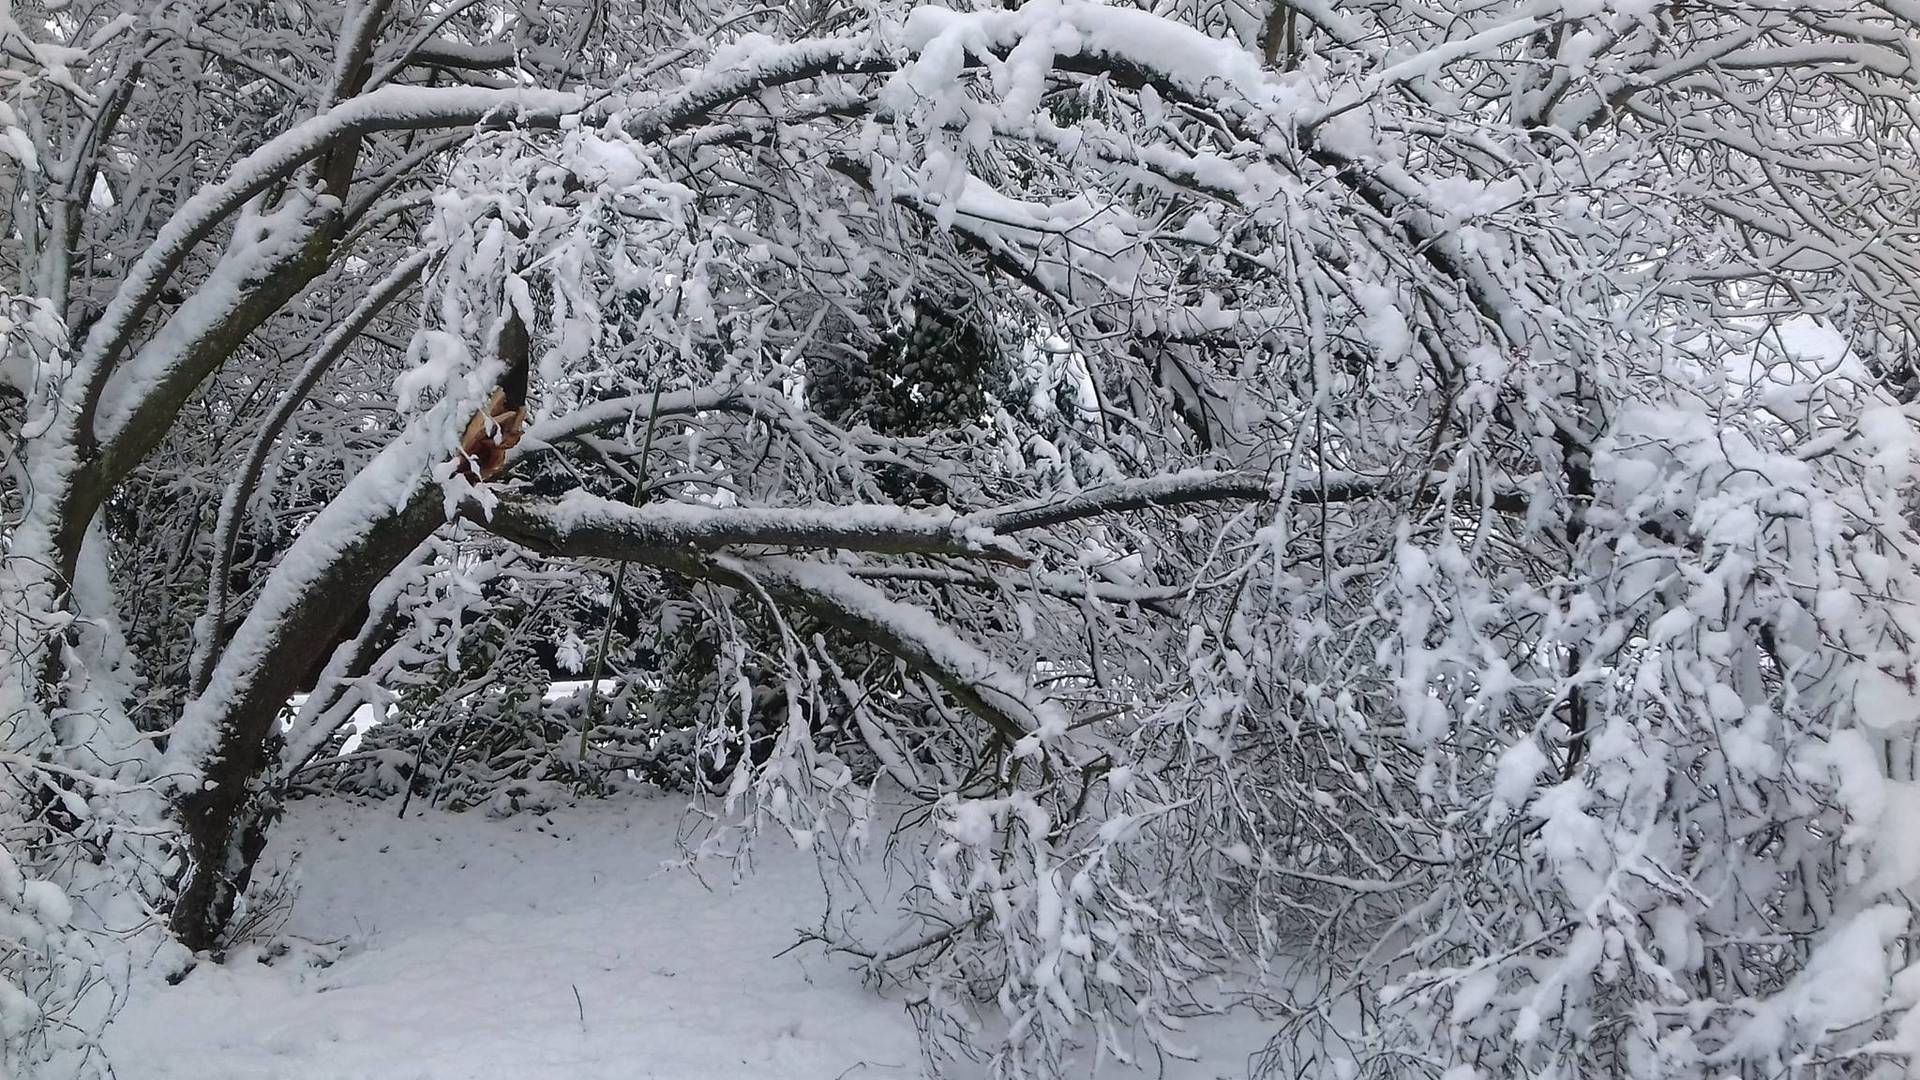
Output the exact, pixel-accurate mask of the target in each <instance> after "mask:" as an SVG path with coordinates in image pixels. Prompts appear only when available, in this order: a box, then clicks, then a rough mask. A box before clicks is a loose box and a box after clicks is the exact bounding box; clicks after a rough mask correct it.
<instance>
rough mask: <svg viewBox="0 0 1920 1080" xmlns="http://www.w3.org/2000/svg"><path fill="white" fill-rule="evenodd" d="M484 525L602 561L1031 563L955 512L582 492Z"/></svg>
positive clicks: (525, 504) (536, 545) (498, 513)
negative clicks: (753, 556) (800, 556)
mask: <svg viewBox="0 0 1920 1080" xmlns="http://www.w3.org/2000/svg"><path fill="white" fill-rule="evenodd" d="M473 513H477V510H476V511H473ZM482 524H483V525H484V526H485V527H486V528H487V529H488V530H490V531H492V532H494V533H496V534H498V535H500V536H502V537H505V538H506V539H509V540H512V541H514V542H515V543H518V544H520V545H522V546H524V547H529V548H532V549H533V550H535V551H538V552H541V553H542V554H546V555H565V556H575V557H582V556H584V557H588V558H600V559H626V558H636V557H638V558H640V559H642V561H644V559H645V556H644V554H641V553H644V552H647V551H651V550H675V549H693V550H697V551H718V550H720V549H721V548H727V547H738V546H741V545H756V546H766V547H789V548H835V549H839V550H844V551H863V552H871V553H874V554H887V555H907V554H918V555H953V556H958V557H964V558H979V559H988V560H992V561H995V562H1005V563H1013V564H1015V565H1025V564H1026V563H1027V562H1028V561H1029V560H1028V557H1027V556H1026V555H1025V554H1024V553H1023V552H1022V551H1021V550H1020V548H1019V547H1018V546H1017V545H1015V544H1014V543H1013V542H1012V541H1010V540H1007V539H1005V538H1004V537H1000V536H996V535H994V533H993V532H992V530H990V529H988V528H985V527H983V526H980V525H978V524H975V523H972V522H970V521H969V520H967V519H965V518H961V517H957V516H955V515H954V514H952V513H951V512H947V513H938V512H934V511H929V510H906V509H902V508H899V507H894V506H810V507H793V508H787V507H712V506H693V505H689V504H687V503H675V502H661V503H652V504H649V505H645V506H637V507H636V506H629V505H627V504H625V503H620V502H615V501H613V500H612V499H603V498H600V497H599V496H596V495H590V494H588V493H586V492H584V491H573V492H569V493H568V494H566V495H565V496H562V497H561V498H559V499H556V500H532V499H521V498H512V497H508V498H503V499H501V500H500V501H499V503H498V504H497V505H496V506H494V507H493V510H492V513H491V515H490V516H489V517H488V518H487V519H486V520H485V521H483V522H482Z"/></svg>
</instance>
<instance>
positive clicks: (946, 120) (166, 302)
mask: <svg viewBox="0 0 1920 1080" xmlns="http://www.w3.org/2000/svg"><path fill="white" fill-rule="evenodd" d="M1916 24H1920V11H1916V10H1914V9H1912V8H1911V6H1910V5H1907V4H1905V3H1900V2H1890V0H1880V2H1877V3H1867V2H1857V3H1856V2H1852V0H1822V2H1819V3H1812V4H1803V3H1792V4H1789V3H1774V2H1769V0H1725V2H1707V3H1686V4H1681V3H1671V2H1664V0H1632V2H1627V0H1611V2H1606V3H1599V2H1595V3H1576V2H1573V0H1564V2H1562V0H1549V2H1543V3H1533V2H1504V0H1503V2H1495V3H1478V4H1441V5H1438V6H1433V5H1426V6H1422V5H1419V4H1412V3H1397V2H1384V3H1375V4H1368V5H1330V4H1320V3H1316V2H1310V0H1302V2H1284V3H1276V4H1273V5H1272V6H1271V7H1267V6H1259V7H1253V6H1239V5H1212V4H1190V3H1187V2H1185V0H1171V2H1169V3H1165V4H1146V5H1140V6H1129V5H1125V4H1098V3H1089V2H1084V0H1030V2H1027V3H1010V4H1007V5H989V4H984V3H983V4H978V5H976V4H972V3H968V2H963V0H956V2H955V3H953V4H952V5H951V6H949V7H940V6H923V7H908V6H906V5H902V4H896V3H892V2H890V0H883V2H880V3H861V4H841V3H838V2H835V0H822V2H819V3H811V2H810V3H804V4H794V5H780V6H776V7H774V8H771V9H767V8H747V7H737V6H732V5H728V4H725V3H720V2H717V0H678V2H660V3H641V2H639V0H560V2H555V3H548V4H542V5H509V4H500V3H494V2H491V0H480V2H475V3H461V4H442V3H427V2H422V0H359V2H353V3H348V2H345V0H341V2H338V3H327V2H323V0H295V2H290V3H275V4H270V5H268V4H246V3H240V4H234V3H220V2H201V0H170V2H153V3H145V2H139V0H98V2H95V3H91V4H62V5H48V6H46V7H38V6H35V5H33V4H24V5H23V4H16V5H15V6H14V7H12V8H7V7H4V6H0V87H3V88H4V94H5V96H4V98H0V190H4V192H5V195H6V198H5V200H4V201H0V272H3V273H4V276H3V277H0V458H3V459H4V467H5V475H6V477H7V484H6V486H5V487H4V489H0V513H3V514H4V520H5V532H4V537H5V539H4V545H5V546H4V550H3V552H0V554H3V555H4V573H0V617H3V618H4V623H0V626H3V627H4V640H5V642H6V646H5V656H4V659H5V662H6V667H5V670H4V674H3V675H0V716H4V718H5V720H4V723H5V747H4V749H3V750H0V753H3V754H4V757H0V764H4V765H5V767H6V790H5V797H4V799H3V800H0V824H4V826H5V829H6V844H7V850H8V852H10V853H11V854H10V857H9V859H8V860H7V861H6V862H5V864H4V866H3V867H0V869H4V870H5V871H6V872H4V873H0V919H4V920H6V925H7V926H8V927H10V929H9V930H8V932H7V933H8V936H9V937H12V938H16V939H18V940H20V941H22V942H24V943H25V944H26V945H28V946H29V947H27V948H20V949H16V950H13V951H11V952H9V953H7V954H6V955H5V956H4V957H0V969H3V970H4V972H5V974H6V980H5V981H0V1034H4V1035H5V1037H6V1040H7V1042H6V1046H7V1052H8V1054H9V1055H12V1062H10V1064H14V1063H17V1064H18V1066H19V1069H26V1068H31V1067H33V1066H34V1065H35V1064H38V1063H53V1062H57V1063H60V1064H62V1065H63V1066H67V1067H71V1068H78V1069H85V1068H93V1067H96V1066H97V1065H98V1062H97V1060H96V1059H95V1058H94V1057H93V1056H91V1055H90V1053H89V1051H88V1049H87V1048H88V1047H89V1045H90V1040H91V1036H92V1034H93V1033H94V1032H95V1031H97V1028H98V1025H99V1024H100V1023H102V1022H104V1018H105V1015H106V1013H107V1011H108V1010H109V1008H110V1005H111V1002H112V1000H113V997H114V994H115V992H116V991H115V989H114V987H113V985H111V983H110V982H109V981H103V980H102V978H101V976H103V975H104V973H106V972H108V971H109V970H110V968H111V964H110V963H108V962H107V961H106V960H103V959H102V954H101V952H100V949H101V943H102V942H104V941H106V940H107V939H106V938H104V937H100V936H99V934H98V932H99V931H100V930H101V929H102V928H106V927H111V928H113V931H114V933H115V934H117V935H121V936H123V937H124V936H125V935H128V934H135V936H136V938H138V934H137V933H136V932H134V931H129V930H128V928H129V927H140V926H145V927H148V928H150V929H149V930H148V931H147V933H146V938H139V940H146V939H148V938H152V937H154V936H155V935H157V934H160V933H161V932H162V928H164V932H165V934H167V935H171V937H172V939H174V940H176V941H177V942H178V943H180V944H183V945H185V946H187V947H189V948H191V949H196V950H204V949H209V948H216V949H217V947H218V945H219V943H220V941H221V934H222V932H223V929H224V927H225V925H226V923H227V921H228V920H229V919H230V918H231V916H232V913H233V910H234V907H235V903H236V900H237V899H238V897H239V896H240V895H241V894H242V893H243V892H244V891H245V889H246V888H247V884H248V881H249V877H250V875H251V873H252V869H253V866H254V865H255V862H256V861H257V860H258V858H259V856H260V853H261V851H262V850H263V848H264V847H265V845H267V844H269V843H270V842H271V836H272V825H273V822H274V820H275V818H276V816H277V813H278V808H279V804H280V801H281V800H282V798H283V797H284V796H285V795H286V794H287V793H288V792H289V791H291V790H297V789H303V788H308V787H312V786H314V785H316V784H318V785H321V786H332V787H336V788H345V789H349V790H355V791H363V792H375V793H382V794H398V793H400V792H401V791H403V790H408V789H411V791H412V792H413V793H414V794H415V797H422V796H424V797H425V798H427V799H428V800H430V801H439V802H445V803H449V804H452V805H457V806H466V805H480V804H488V805H493V806H495V807H496V808H498V809H503V810H510V809H512V808H513V807H515V806H519V805H522V804H523V803H525V802H527V801H534V802H538V801H540V800H545V799H552V798H558V797H562V796H563V795H564V794H566V793H584V792H590V791H604V790H607V789H609V788H611V787H618V786H622V785H626V784H630V783H632V782H634V781H635V780H637V779H646V780H651V781H653V782H656V783H661V784H666V785H672V786H684V787H687V788H695V789H709V790H712V791H714V792H716V793H718V794H720V795H721V796H722V797H723V799H724V804H725V807H726V808H727V811H728V816H727V818H726V820H727V821H728V822H729V824H728V825H727V827H726V828H724V829H723V830H721V831H720V832H719V833H717V834H715V836H714V837H713V839H712V846H713V848H714V849H715V850H719V851H733V850H737V846H736V845H737V844H738V843H742V842H744V841H745V840H746V838H748V837H749V836H751V835H752V834H753V833H754V832H755V831H756V830H757V829H759V828H760V827H762V826H768V825H774V826H778V828H779V831H780V832H781V833H783V834H784V835H786V836H789V837H791V838H792V839H793V840H795V841H797V842H799V843H801V844H803V845H808V846H814V847H817V848H818V849H819V850H820V851H821V852H822V853H823V855H830V853H833V852H838V851H840V850H842V848H841V847H840V845H839V844H838V843H837V842H830V838H832V839H833V840H835V841H837V840H846V839H851V840H856V841H857V840H860V839H862V838H865V837H867V836H868V835H870V834H874V833H876V832H877V829H876V826H875V824H874V823H875V822H876V820H877V819H878V818H880V817H881V816H882V815H886V814H891V813H895V812H897V811H898V810H899V808H900V807H901V806H902V805H903V804H906V805H909V806H912V807H915V808H917V809H916V810H915V811H914V814H915V815H916V816H918V817H923V818H924V819H925V820H926V821H927V823H928V827H927V828H926V829H923V830H920V831H919V832H917V833H912V834H910V835H915V836H918V837H920V839H921V841H922V842H923V846H924V850H923V851H922V852H921V856H922V857H923V858H922V863H921V867H922V873H921V876H920V877H919V879H918V884H917V885H916V886H915V888H914V889H912V890H911V891H910V893H909V895H908V897H907V912H906V915H907V923H908V925H907V926H905V927H904V928H903V929H902V931H901V933H900V935H899V936H898V937H897V938H894V939H890V940H887V941H884V942H868V943H859V942H848V941H840V942H835V943H834V944H836V945H838V946H840V947H844V948H846V949H849V950H852V951H855V952H856V953H857V954H859V955H866V956H872V957H875V958H877V959H876V960H875V961H874V962H875V964H876V965H877V967H880V968H885V969H888V970H891V971H892V972H893V973H895V974H896V975H898V976H899V977H901V978H903V979H906V980H908V981H909V982H910V984H911V985H913V986H915V987H917V991H916V996H915V998H914V1005H913V1007H914V1008H915V1009H916V1010H918V1011H919V1013H920V1020H921V1023H922V1027H923V1030H925V1031H926V1033H927V1036H928V1051H929V1054H930V1060H931V1061H932V1062H933V1063H934V1064H935V1066H936V1067H937V1066H940V1065H941V1064H943V1063H944V1062H946V1061H947V1060H948V1056H949V1055H951V1054H953V1053H970V1054H978V1055H982V1056H984V1057H985V1058H986V1059H987V1060H989V1061H990V1063H991V1067H992V1070H993V1072H994V1074H995V1075H999V1076H1007V1077H1016V1076H1018V1077H1025V1076H1036V1077H1037V1076H1054V1075H1058V1074H1059V1073H1060V1070H1061V1069H1062V1068H1064V1063H1065V1062H1066V1061H1067V1060H1068V1058H1069V1056H1070V1055H1073V1054H1076V1053H1083V1052H1084V1053H1091V1054H1093V1055H1097V1056H1103V1057H1111V1058H1120V1059H1129V1060H1131V1059H1138V1058H1140V1057H1141V1055H1143V1054H1145V1055H1151V1054H1153V1053H1156V1052H1162V1053H1164V1052H1174V1053H1180V1052H1184V1051H1183V1049H1182V1046H1181V1041H1180V1036H1179V1031H1180V1026H1181V1025H1180V1022H1179V1019H1178V1017H1179V1014H1180V1013H1181V1012H1182V1011H1184V1010H1186V1009H1189V1008H1192V1007H1195V1006H1196V1005H1209V1004H1226V1002H1224V1001H1220V1000H1219V999H1218V995H1217V994H1212V991H1210V990H1209V989H1208V988H1209V987H1212V986H1214V985H1216V984H1215V983H1214V982H1213V981H1212V978H1213V977H1214V976H1226V977H1227V980H1228V981H1227V985H1233V986H1242V987H1247V988H1249V996H1248V998H1247V1000H1251V1001H1256V1002H1257V1003H1258V1004H1260V1005H1261V1006H1263V1007H1264V1008H1266V1009H1268V1010H1270V1013H1271V1015H1272V1016H1273V1017H1274V1020H1275V1030H1276V1034H1275V1037H1274V1039H1273V1041H1272V1043H1271V1044H1270V1046H1269V1047H1268V1050H1267V1052H1266V1054H1265V1055H1264V1056H1263V1059H1262V1060H1261V1061H1260V1062H1259V1063H1258V1064H1259V1067H1260V1068H1261V1069H1263V1070H1264V1071H1266V1072H1268V1073H1270V1074H1272V1075H1286V1076H1296V1075H1305V1074H1310V1073H1315V1072H1318V1071H1329V1074H1330V1075H1340V1076H1361V1075H1365V1076H1381V1077H1386V1076H1392V1077H1404V1076H1436V1077H1438V1076H1445V1077H1448V1078H1449V1080H1459V1078H1463V1077H1466V1076H1469V1075H1490V1076H1508V1075H1522V1074H1527V1075H1533V1074H1538V1075H1561V1076H1570V1075H1608V1076H1615V1075H1633V1076H1647V1077H1653V1076H1674V1077H1696V1076H1697V1077H1705V1076H1716V1077H1717V1076H1725V1075H1750V1076H1777V1075H1786V1074H1794V1075H1799V1074H1809V1073H1814V1072H1822V1073H1833V1074H1836V1075H1837V1074H1861V1075H1865V1074H1869V1073H1873V1072H1874V1071H1875V1070H1880V1069H1896V1068H1899V1067H1901V1064H1902V1063H1903V1061H1904V1055H1905V1054H1906V1053H1907V1051H1908V1050H1909V1049H1910V1042H1911V1039H1910V1036H1909V1028H1910V1026H1911V1025H1910V1024H1908V1023H1907V1022H1906V1021H1904V1020H1903V1019H1902V1018H1903V1017H1904V1016H1905V1015H1906V1014H1905V1010H1906V1009H1907V1008H1908V1007H1910V1006H1911V1005H1912V1004H1914V1001H1913V1000H1912V995H1911V986H1910V985H1909V984H1910V983H1911V981H1912V980H1911V979H1910V978H1896V976H1897V975H1898V974H1899V973H1900V972H1901V971H1902V970H1903V969H1904V968H1905V967H1906V965H1907V962H1908V959H1909V956H1908V952H1909V946H1908V942H1909V940H1910V933H1911V930H1910V927H1909V914H1910V912H1909V904H1908V901H1907V899H1906V894H1905V893H1904V891H1903V890H1904V888H1905V887H1906V886H1907V885H1908V883H1909V882H1910V880H1911V879H1912V878H1913V877H1914V876H1915V873H1916V871H1920V852H1916V851H1915V849H1914V848H1913V846H1912V841H1911V840H1909V839H1906V838H1904V837H1903V836H1901V835H1900V832H1899V831H1898V828H1897V826H1898V825H1899V823H1900V821H1901V818H1902V816H1903V815H1904V814H1905V813H1906V812H1907V810H1908V809H1909V808H1910V803H1911V793H1912V792H1913V791H1914V788H1913V787H1912V786H1911V785H1912V784H1913V782H1914V779H1915V777H1914V775H1913V772H1914V759H1913V742H1912V734H1913V723H1914V720H1915V714H1916V709H1920V702H1917V701H1916V697H1917V696H1920V690H1916V688H1915V687H1916V683H1915V670H1914V651H1915V650H1914V643H1913V640H1914V639H1913V636H1914V634H1915V633H1916V631H1920V608H1917V607H1916V606H1915V604H1916V600H1917V599H1920V593H1917V591H1916V590H1917V589H1920V581H1917V580H1916V578H1915V571H1914V561H1913V553H1914V546H1915V542H1916V537H1915V534H1914V531H1913V528H1912V526H1911V524H1910V522H1909V516H1910V515H1909V499H1910V494H1911V486H1912V481H1913V475H1912V469H1913V467H1914V464H1915V447H1914V442H1913V437H1912V418H1911V417H1910V415H1909V411H1908V407H1907V406H1906V405H1905V404H1904V402H1905V401H1906V400H1907V398H1908V396H1909V393H1910V389H1911V387H1912V385H1913V370H1912V359H1913V356H1914V346H1915V342H1916V331H1920V304H1917V303H1916V297H1915V291H1914V290H1915V288H1916V282H1920V264H1917V263H1916V252H1917V250H1920V248H1917V246H1916V239H1917V238H1920V233H1916V230H1915V228H1914V221H1915V220H1916V210H1917V209H1920V189H1916V187H1915V183H1914V178H1915V177H1916V176H1920V162H1917V161H1916V141H1915V119H1916V114H1915V106H1914V102H1915V100H1917V99H1916V96H1915V94H1914V90H1915V67H1914V61H1913V59H1912V49H1911V42H1912V40H1914V35H1915V34H1916V33H1920V25H1916ZM563 679H565V680H575V681H579V684H580V685H581V686H583V687H584V688H583V689H581V690H579V691H578V692H577V693H573V694H572V695H571V696H566V697H562V698H560V699H558V700H550V698H551V697H552V695H551V694H550V693H549V686H550V685H551V684H552V683H554V682H556V681H562V680H563ZM368 711H372V712H375V713H383V714H386V715H389V716H390V717H391V720H390V721H389V723H388V724H387V725H385V726H384V727H381V728H376V729H375V730H374V731H373V732H371V733H369V734H367V735H365V736H362V737H359V738H358V739H356V740H355V741H354V742H353V744H352V745H351V746H349V745H346V738H347V731H348V725H349V721H350V720H351V719H352V718H353V717H354V716H355V715H356V714H359V715H365V714H366V713H367V712H368ZM36 878H37V879H38V880H35V879H36ZM69 897H74V898H80V899H83V900H85V903H84V904H83V905H81V910H82V911H83V914H80V915H76V914H75V910H76V909H75V907H74V906H73V905H72V904H71V903H70V902H69V900H68V898H69ZM114 947H115V948H124V947H125V946H124V943H115V944H114ZM140 948H141V949H143V950H145V951H144V952H142V955H143V956H145V955H150V954H152V952H153V950H152V948H151V946H150V944H148V945H141V946H140ZM163 962H170V963H178V961H176V960H165V961H163ZM1210 994H1211V995H1212V996H1209V995H1210ZM16 1071H18V1070H16Z"/></svg>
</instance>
